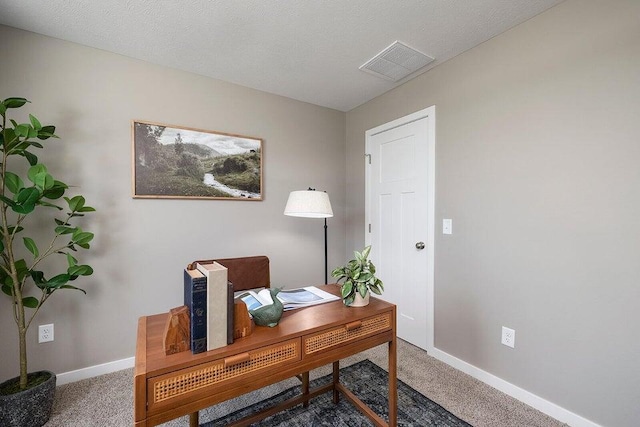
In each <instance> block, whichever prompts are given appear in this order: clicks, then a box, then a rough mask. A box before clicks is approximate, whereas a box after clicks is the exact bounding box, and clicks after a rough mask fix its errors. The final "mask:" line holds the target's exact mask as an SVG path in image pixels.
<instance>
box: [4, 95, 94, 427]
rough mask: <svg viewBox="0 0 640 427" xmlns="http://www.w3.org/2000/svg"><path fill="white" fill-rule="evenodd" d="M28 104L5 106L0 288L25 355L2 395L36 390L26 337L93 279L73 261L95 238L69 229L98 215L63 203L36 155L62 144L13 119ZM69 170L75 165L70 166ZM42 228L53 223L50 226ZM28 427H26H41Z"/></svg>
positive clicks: (34, 123) (74, 202) (45, 130)
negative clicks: (59, 301) (50, 308)
mask: <svg viewBox="0 0 640 427" xmlns="http://www.w3.org/2000/svg"><path fill="white" fill-rule="evenodd" d="M28 102H29V101H27V100H26V99H24V98H7V99H5V100H4V101H2V102H0V115H2V125H1V127H0V152H1V156H2V157H1V158H0V185H1V186H2V189H1V192H0V216H1V219H0V253H1V259H0V285H1V287H2V292H3V293H4V294H5V295H6V296H7V297H8V298H9V300H10V305H9V306H7V308H6V309H7V310H10V311H11V312H12V314H13V318H14V320H15V323H16V326H17V332H18V348H19V352H20V375H19V381H15V382H12V381H7V382H6V383H3V384H5V385H8V384H14V385H13V386H12V388H11V387H8V386H5V387H2V389H1V390H0V394H3V395H10V394H14V393H19V392H21V391H24V390H25V389H28V388H31V387H35V386H36V384H32V383H31V378H32V375H29V377H27V373H28V369H27V338H26V337H27V330H28V329H29V326H30V325H31V322H32V321H33V319H34V317H35V316H36V314H37V313H38V311H39V310H40V308H41V307H42V305H43V304H44V303H45V302H46V301H47V300H48V299H49V297H51V295H53V294H54V293H56V292H57V291H59V290H61V289H75V290H79V291H81V292H84V293H86V292H85V291H84V290H82V289H80V288H77V287H76V286H73V285H72V284H71V283H73V282H74V281H75V280H76V279H78V278H79V277H80V276H89V275H91V274H92V273H93V269H92V268H91V267H90V266H89V265H85V264H80V263H79V262H78V260H77V259H76V258H75V257H76V256H77V255H76V252H77V251H78V250H79V249H89V242H91V240H93V233H90V232H88V231H84V230H83V229H82V228H80V227H79V226H77V225H72V223H73V222H75V221H77V219H78V218H80V217H83V216H84V215H85V214H86V213H89V212H93V211H94V210H95V209H94V208H92V207H90V206H86V205H85V199H84V197H82V196H79V195H78V196H74V197H71V198H69V197H64V195H65V193H66V191H67V190H68V189H69V186H68V185H67V184H65V183H64V182H62V181H59V180H57V179H54V177H53V176H52V175H51V174H50V173H49V171H48V169H47V167H46V166H45V165H44V164H43V163H41V162H40V161H39V159H38V157H37V156H36V155H35V154H34V151H35V149H41V148H44V146H43V143H44V141H46V140H48V139H50V138H58V137H57V136H56V135H55V133H54V132H55V126H51V125H49V126H43V125H42V124H41V123H40V121H39V120H38V119H37V118H35V117H34V116H32V115H31V114H29V122H28V123H18V122H16V121H15V120H11V119H9V117H8V115H9V112H10V111H11V110H12V109H17V108H20V107H22V106H24V105H25V104H26V103H28ZM18 161H22V163H23V164H18ZM25 163H27V164H26V165H25ZM65 167H66V168H74V167H76V165H74V164H72V163H70V162H67V164H65ZM45 221H51V223H50V225H49V226H47V225H46V223H45ZM46 230H50V236H49V237H46V238H45V237H43V236H46ZM36 233H37V238H36V236H35V234H36ZM42 239H44V241H43V242H37V240H42ZM54 255H55V256H54ZM45 260H47V261H46V262H44V261H45ZM54 260H58V261H59V262H58V263H56V262H55V261H54ZM2 351H5V350H4V349H3V350H2ZM27 378H29V381H27ZM54 387H55V386H54ZM36 400H37V399H36ZM34 403H35V404H36V405H37V404H38V403H40V404H41V405H42V404H43V402H34ZM45 421H46V420H45ZM26 423H27V424H21V425H29V426H33V425H36V424H29V422H26ZM11 425H14V424H11ZM37 425H40V424H37Z"/></svg>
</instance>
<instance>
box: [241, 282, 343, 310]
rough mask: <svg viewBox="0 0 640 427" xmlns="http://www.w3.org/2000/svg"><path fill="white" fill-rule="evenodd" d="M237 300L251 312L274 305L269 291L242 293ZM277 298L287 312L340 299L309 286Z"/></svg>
mask: <svg viewBox="0 0 640 427" xmlns="http://www.w3.org/2000/svg"><path fill="white" fill-rule="evenodd" d="M236 298H240V299H241V300H242V301H244V303H245V304H246V305H247V308H248V309H249V310H255V309H256V308H260V307H263V306H265V305H270V304H273V300H272V299H271V294H270V293H269V289H262V290H261V291H259V292H255V291H246V292H241V293H240V294H239V295H238V296H237V297H236ZM277 298H278V299H279V300H280V302H282V305H283V306H284V309H285V310H292V309H294V308H302V307H308V306H310V305H316V304H322V303H325V302H330V301H337V300H339V299H340V297H338V296H336V295H333V294H330V293H329V292H325V291H323V290H321V289H318V288H316V287H315V286H307V287H305V288H299V289H282V290H281V291H280V292H279V293H278V295H277Z"/></svg>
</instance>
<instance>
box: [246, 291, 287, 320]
mask: <svg viewBox="0 0 640 427" xmlns="http://www.w3.org/2000/svg"><path fill="white" fill-rule="evenodd" d="M279 292H280V289H278V288H271V289H269V293H270V294H271V299H272V300H273V304H270V305H265V306H262V307H260V308H256V309H255V310H249V313H250V314H251V316H253V321H254V322H256V325H259V326H268V327H270V328H273V327H274V326H277V325H278V322H279V321H280V318H281V317H282V311H283V310H284V306H283V305H282V302H280V300H279V299H278V298H277V297H276V295H278V293H279Z"/></svg>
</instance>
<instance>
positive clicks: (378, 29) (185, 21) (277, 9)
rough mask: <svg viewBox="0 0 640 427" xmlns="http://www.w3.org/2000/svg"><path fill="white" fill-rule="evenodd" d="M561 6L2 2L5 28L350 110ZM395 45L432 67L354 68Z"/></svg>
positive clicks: (463, 1) (419, 1) (500, 2)
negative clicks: (403, 71)
mask: <svg viewBox="0 0 640 427" xmlns="http://www.w3.org/2000/svg"><path fill="white" fill-rule="evenodd" d="M562 1H563V0H536V1H531V0H277V1H276V0H272V1H267V0H217V1H213V0H189V1H178V0H175V1H168V0H160V1H159V0H135V1H134V0H99V1H81V0H75V1H74V0H47V1H44V0H0V23H1V24H5V25H8V26H12V27H16V28H21V29H24V30H28V31H33V32H35V33H40V34H44V35H47V36H51V37H56V38H59V39H63V40H68V41H72V42H75V43H80V44H83V45H86V46H91V47H95V48H99V49H103V50H106V51H110V52H116V53H119V54H122V55H126V56H129V57H132V58H138V59H142V60H145V61H149V62H152V63H155V64H161V65H165V66H169V67H172V68H177V69H181V70H185V71H190V72H193V73H197V74H201V75H203V76H209V77H213V78H216V79H220V80H225V81H228V82H233V83H237V84H240V85H243V86H248V87H251V88H255V89H259V90H262V91H265V92H270V93H274V94H278V95H282V96H286V97H289V98H293V99H297V100H301V101H305V102H310V103H312V104H317V105H321V106H325V107H330V108H335V109H337V110H341V111H348V110H350V109H352V108H354V107H356V106H358V105H360V104H362V103H364V102H366V101H368V100H370V99H372V98H374V97H376V96H378V95H380V94H382V93H384V92H386V91H388V90H390V89H392V88H394V87H395V86H398V85H399V84H402V83H403V82H405V81H407V80H409V79H411V78H413V77H415V76H416V75H418V74H420V73H422V72H424V71H426V70H428V69H430V68H433V67H434V66H436V65H438V64H440V63H442V62H444V61H446V60H447V59H450V58H452V57H454V56H456V55H458V54H460V53H462V52H464V51H465V50H468V49H470V48H472V47H474V46H477V45H478V44H480V43H482V42H484V41H485V40H488V39H490V38H491V37H493V36H495V35H497V34H500V33H502V32H504V31H506V30H507V29H509V28H511V27H513V26H515V25H517V24H519V23H521V22H524V21H526V20H527V19H529V18H531V17H533V16H535V15H537V14H538V13H540V12H543V11H544V10H546V9H548V8H550V7H552V6H554V5H556V4H558V3H561V2H562ZM396 40H399V41H401V42H403V43H405V44H407V45H409V46H411V47H413V48H414V49H417V50H419V51H421V52H423V53H425V54H427V55H429V56H432V57H434V58H435V61H433V62H432V63H431V64H429V65H428V66H427V67H425V68H424V69H422V70H419V71H417V72H416V73H414V74H412V75H410V76H408V77H407V78H405V79H404V80H401V81H399V82H391V81H387V80H382V79H380V78H378V77H376V76H373V75H371V74H368V73H365V72H363V71H360V70H359V69H358V67H359V66H361V65H362V64H364V63H365V62H367V61H368V60H369V59H370V58H371V57H373V56H374V55H376V54H377V53H378V52H380V51H381V50H383V49H384V48H386V47H387V46H389V45H390V44H391V43H393V42H394V41H396ZM0 43H1V41H0Z"/></svg>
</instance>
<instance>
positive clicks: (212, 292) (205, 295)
mask: <svg viewBox="0 0 640 427" xmlns="http://www.w3.org/2000/svg"><path fill="white" fill-rule="evenodd" d="M195 267H196V268H195V269H193V270H190V269H185V270H184V305H186V306H187V308H188V309H189V319H190V332H191V351H192V352H193V353H202V352H204V351H209V350H213V349H216V348H220V347H224V346H226V345H228V344H232V343H233V335H234V328H233V327H234V322H233V318H234V291H233V284H232V283H231V282H230V281H229V280H228V271H227V268H226V267H224V266H223V265H221V264H219V263H217V262H212V263H206V264H201V263H195ZM276 297H277V298H278V299H279V300H280V301H281V302H282V304H283V305H284V309H285V310H292V309H295V308H302V307H308V306H311V305H316V304H322V303H325V302H330V301H336V300H339V299H340V298H339V297H337V296H335V295H333V294H330V293H328V292H325V291H323V290H321V289H318V288H316V287H315V286H307V287H304V288H299V289H282V290H280V292H279V293H278V295H277V296H276ZM236 298H237V299H239V300H242V301H243V302H244V303H245V304H246V306H247V309H249V310H255V309H257V308H260V307H263V306H266V305H269V304H273V300H272V299H271V294H270V293H269V290H268V289H262V290H250V291H244V292H238V295H237V296H236Z"/></svg>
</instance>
